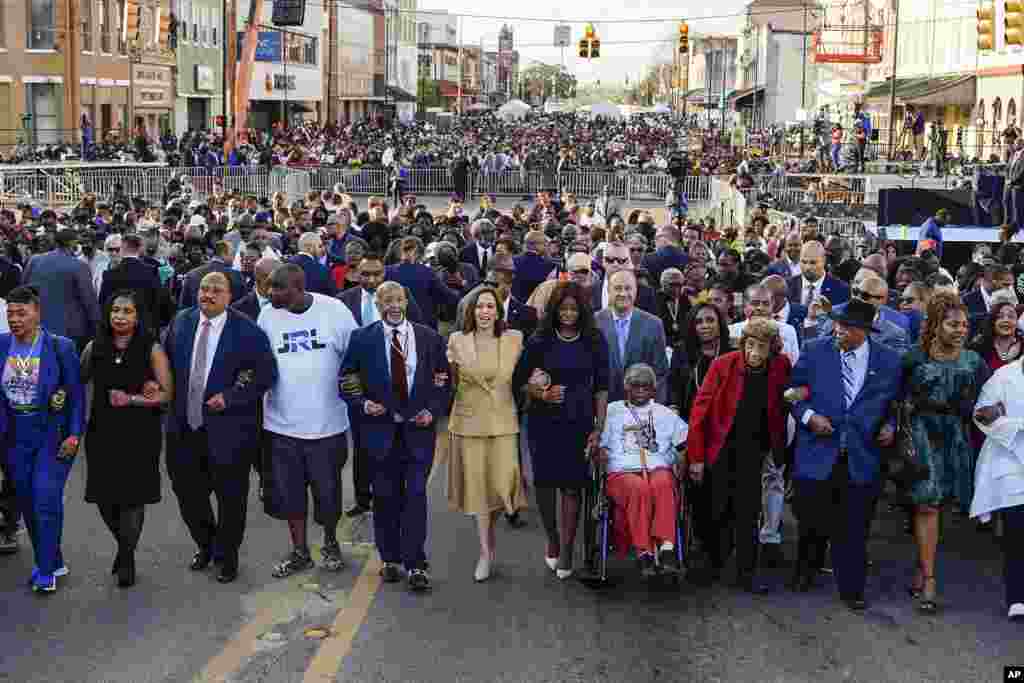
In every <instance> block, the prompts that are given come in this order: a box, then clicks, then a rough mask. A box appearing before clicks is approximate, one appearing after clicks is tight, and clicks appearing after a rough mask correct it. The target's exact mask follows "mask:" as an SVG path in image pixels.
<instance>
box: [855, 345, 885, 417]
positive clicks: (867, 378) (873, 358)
mask: <svg viewBox="0 0 1024 683" xmlns="http://www.w3.org/2000/svg"><path fill="white" fill-rule="evenodd" d="M866 343H867V345H868V369H867V370H866V371H865V372H864V383H863V384H862V385H861V387H860V391H859V392H857V395H856V396H855V397H854V399H853V403H852V404H851V406H850V407H851V408H852V407H853V406H855V405H857V402H858V401H860V400H861V399H862V398H863V397H864V395H865V394H867V393H868V387H870V386H871V385H872V384H873V382H872V379H873V376H874V375H875V373H876V372H878V348H877V347H878V345H877V344H874V343H872V342H871V340H870V339H869V340H868V341H867V342H866Z"/></svg>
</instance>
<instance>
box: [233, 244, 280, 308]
mask: <svg viewBox="0 0 1024 683" xmlns="http://www.w3.org/2000/svg"><path fill="white" fill-rule="evenodd" d="M279 265H281V261H279V260H278V259H276V258H271V257H269V256H266V257H263V258H261V259H260V260H258V261H256V265H255V266H253V269H252V272H253V281H254V283H255V286H254V287H253V288H252V291H250V292H249V293H248V294H246V295H245V296H243V297H242V298H241V299H239V300H238V301H236V302H235V303H233V304H231V308H233V309H235V310H236V311H240V312H242V313H245V314H246V315H247V316H249V318H250V319H251V320H252V321H253V322H256V320H257V319H258V318H259V317H260V311H262V310H263V307H264V306H269V305H270V276H271V275H272V274H273V273H274V269H275V268H277V267H278V266H279Z"/></svg>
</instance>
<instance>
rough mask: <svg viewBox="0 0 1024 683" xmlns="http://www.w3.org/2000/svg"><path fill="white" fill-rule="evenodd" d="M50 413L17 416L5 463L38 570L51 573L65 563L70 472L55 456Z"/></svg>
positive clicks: (55, 444)
mask: <svg viewBox="0 0 1024 683" xmlns="http://www.w3.org/2000/svg"><path fill="white" fill-rule="evenodd" d="M50 419H51V418H50V416H49V415H48V414H46V413H39V414H36V415H16V416H15V417H14V421H13V429H12V434H11V437H12V438H11V442H12V444H11V447H10V449H9V450H8V452H7V458H8V465H9V467H10V471H11V474H12V476H13V478H14V492H15V496H17V499H18V508H19V510H20V511H21V515H22V517H23V518H24V519H25V527H26V528H27V529H28V534H29V538H30V539H31V540H32V548H33V550H34V552H35V560H36V567H38V568H39V572H40V573H42V574H46V575H51V574H53V572H54V571H55V570H56V569H57V568H58V567H60V566H62V565H63V564H64V559H63V557H62V556H61V551H60V544H61V535H62V533H63V531H64V485H65V484H66V483H67V480H68V475H69V474H70V473H71V464H72V461H70V460H60V459H58V458H57V449H58V448H59V446H60V444H58V443H56V436H55V435H50V434H49V424H48V423H49V421H50Z"/></svg>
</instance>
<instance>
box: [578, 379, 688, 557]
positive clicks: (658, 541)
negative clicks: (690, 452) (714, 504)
mask: <svg viewBox="0 0 1024 683" xmlns="http://www.w3.org/2000/svg"><path fill="white" fill-rule="evenodd" d="M624 384H625V393H626V400H624V401H615V402H614V403H612V404H610V405H609V406H608V416H607V419H606V420H605V426H604V431H603V432H602V434H601V444H600V446H601V447H600V450H599V452H598V458H599V461H600V464H601V465H602V467H604V468H605V472H606V474H607V484H606V490H607V493H608V497H609V498H610V499H611V500H612V503H613V505H614V508H615V510H616V512H615V514H614V515H613V517H612V519H613V520H614V528H613V529H612V534H613V536H612V537H613V539H614V545H615V547H616V548H619V549H620V550H621V551H622V552H625V551H627V550H628V549H629V548H633V549H634V550H635V551H636V555H637V561H638V563H639V565H640V571H641V573H642V574H643V575H644V576H645V577H651V576H654V575H655V573H656V571H657V568H658V567H660V568H661V569H662V570H663V571H669V572H678V571H679V561H678V558H677V555H676V548H675V540H676V519H677V515H678V509H679V500H678V495H677V487H676V478H675V476H674V474H673V469H674V468H675V467H676V466H677V465H679V463H680V461H681V458H680V454H681V452H682V451H683V450H684V449H685V447H686V433H687V426H686V422H684V421H683V420H682V418H680V417H679V416H678V415H676V414H675V413H674V412H673V411H672V410H670V409H669V408H667V407H665V406H663V405H661V404H659V403H656V402H655V401H654V394H655V392H656V391H657V384H656V378H655V374H654V370H653V369H652V368H651V366H649V365H646V364H644V363H637V364H635V365H631V366H630V367H629V368H628V369H627V370H626V373H625V378H624ZM655 553H657V555H658V557H657V564H656V563H655Z"/></svg>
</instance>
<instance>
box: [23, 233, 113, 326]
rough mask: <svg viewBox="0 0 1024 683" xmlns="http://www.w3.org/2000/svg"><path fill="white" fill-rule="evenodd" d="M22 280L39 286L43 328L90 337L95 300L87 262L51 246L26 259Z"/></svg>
mask: <svg viewBox="0 0 1024 683" xmlns="http://www.w3.org/2000/svg"><path fill="white" fill-rule="evenodd" d="M22 282H24V283H25V284H27V285H36V286H38V287H39V296H40V302H39V303H40V314H41V316H42V319H41V321H40V323H41V325H42V327H43V329H46V330H49V331H50V332H51V333H52V334H56V335H62V336H65V337H70V338H81V337H92V336H93V335H94V334H95V333H96V325H97V324H98V323H99V320H100V307H99V300H98V299H97V298H96V288H95V287H93V283H92V273H91V272H90V270H89V266H88V264H86V263H85V261H81V260H79V259H77V258H75V257H74V256H72V255H71V254H69V253H67V252H65V251H63V250H61V249H55V250H53V251H48V252H46V253H45V254H38V255H36V256H33V257H32V258H31V259H29V262H28V265H27V266H25V274H24V276H23V277H22Z"/></svg>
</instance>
